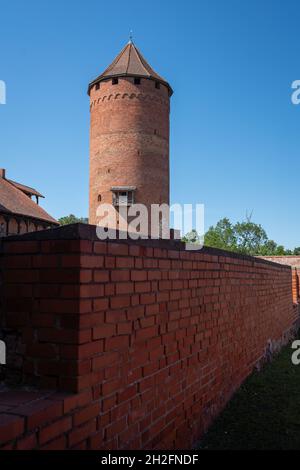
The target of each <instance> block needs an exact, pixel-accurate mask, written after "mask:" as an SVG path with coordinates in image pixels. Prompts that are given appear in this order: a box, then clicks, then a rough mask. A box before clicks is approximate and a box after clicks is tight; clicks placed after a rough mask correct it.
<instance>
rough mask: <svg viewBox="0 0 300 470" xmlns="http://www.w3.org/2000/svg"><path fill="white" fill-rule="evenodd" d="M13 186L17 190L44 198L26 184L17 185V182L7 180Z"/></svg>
mask: <svg viewBox="0 0 300 470" xmlns="http://www.w3.org/2000/svg"><path fill="white" fill-rule="evenodd" d="M7 181H9V182H10V183H11V184H13V185H14V186H15V187H16V188H18V189H20V190H21V191H23V192H24V193H27V194H31V195H32V196H38V197H43V198H45V196H43V195H42V194H41V193H39V192H38V191H37V190H36V189H34V188H31V187H30V186H26V185H25V184H21V183H17V181H13V180H9V179H7Z"/></svg>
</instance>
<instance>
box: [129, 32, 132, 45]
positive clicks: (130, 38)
mask: <svg viewBox="0 0 300 470" xmlns="http://www.w3.org/2000/svg"><path fill="white" fill-rule="evenodd" d="M132 43H133V31H132V29H131V30H130V33H129V44H132Z"/></svg>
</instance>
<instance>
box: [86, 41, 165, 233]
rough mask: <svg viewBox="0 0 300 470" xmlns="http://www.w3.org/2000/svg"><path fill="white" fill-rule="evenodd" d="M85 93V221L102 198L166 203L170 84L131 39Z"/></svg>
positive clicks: (92, 219)
mask: <svg viewBox="0 0 300 470" xmlns="http://www.w3.org/2000/svg"><path fill="white" fill-rule="evenodd" d="M88 92H89V95H90V111H91V127H90V203H89V209H90V210H89V222H90V223H91V224H97V222H98V220H97V215H96V212H97V208H98V206H99V205H100V204H103V203H108V204H113V205H114V207H115V209H116V212H117V213H118V211H119V208H120V206H121V205H122V206H127V207H129V206H130V205H131V204H132V203H135V204H144V205H146V206H147V208H148V209H149V208H150V206H151V204H163V203H166V204H169V127H170V126H169V115H170V97H171V95H172V93H173V91H172V89H171V87H170V85H169V84H168V83H167V82H166V81H165V80H164V79H163V78H161V77H160V76H159V75H158V74H157V73H156V72H154V70H153V69H152V68H151V67H150V65H149V64H148V63H147V62H146V60H145V59H144V58H143V56H142V55H141V53H140V52H139V50H138V49H137V48H136V47H135V45H134V44H133V43H132V42H131V41H130V42H129V43H128V44H127V45H126V46H125V47H124V49H123V50H122V51H121V53H120V54H119V55H118V56H117V57H116V59H115V60H114V61H113V63H112V64H111V65H110V66H109V67H108V68H107V69H106V70H105V72H104V73H103V74H101V75H100V76H99V77H98V78H96V79H95V80H94V81H93V82H92V83H90V85H89V90H88ZM117 224H118V222H117Z"/></svg>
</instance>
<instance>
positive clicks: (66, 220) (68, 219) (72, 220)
mask: <svg viewBox="0 0 300 470" xmlns="http://www.w3.org/2000/svg"><path fill="white" fill-rule="evenodd" d="M58 222H59V223H60V225H70V224H77V223H81V224H88V223H89V221H88V219H87V218H86V217H76V216H75V215H74V214H70V215H67V216H65V217H61V218H60V219H58Z"/></svg>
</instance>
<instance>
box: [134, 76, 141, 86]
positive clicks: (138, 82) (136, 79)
mask: <svg viewBox="0 0 300 470" xmlns="http://www.w3.org/2000/svg"><path fill="white" fill-rule="evenodd" d="M134 84H135V85H140V84H141V79H140V78H137V77H136V78H135V79H134Z"/></svg>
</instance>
